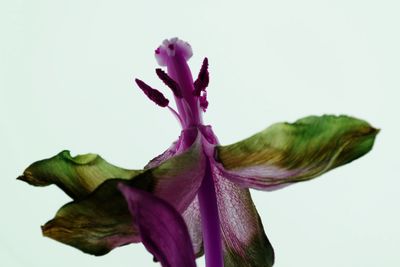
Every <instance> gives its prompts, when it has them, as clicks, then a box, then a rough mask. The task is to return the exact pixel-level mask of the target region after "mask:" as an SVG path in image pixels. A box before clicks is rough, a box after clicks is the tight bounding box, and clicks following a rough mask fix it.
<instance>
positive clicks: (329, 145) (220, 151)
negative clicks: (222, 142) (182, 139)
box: [216, 115, 379, 190]
mask: <svg viewBox="0 0 400 267" xmlns="http://www.w3.org/2000/svg"><path fill="white" fill-rule="evenodd" d="M378 131H379V130H377V129H375V128H373V127H372V126H370V125H369V124H368V123H367V122H365V121H363V120H359V119H356V118H352V117H348V116H332V115H324V116H310V117H306V118H303V119H300V120H298V121H296V122H295V123H292V124H290V123H277V124H274V125H272V126H270V127H269V128H267V129H265V130H264V131H262V132H260V133H257V134H255V135H253V136H252V137H250V138H247V139H245V140H243V141H240V142H238V143H235V144H233V145H228V146H219V147H217V155H216V158H217V161H219V162H220V163H221V164H222V167H221V169H224V170H225V172H226V173H225V174H226V176H227V177H228V178H229V179H231V180H232V181H234V182H236V183H238V184H239V185H241V186H243V187H250V188H255V189H261V190H274V189H278V188H280V187H282V186H285V185H287V184H290V183H294V182H300V181H305V180H309V179H312V178H315V177H317V176H319V175H321V174H323V173H325V172H327V171H329V170H331V169H333V168H336V167H339V166H341V165H344V164H346V163H349V162H351V161H353V160H355V159H357V158H359V157H361V156H363V155H365V154H366V153H368V152H369V151H370V150H371V148H372V146H373V143H374V140H375V136H376V134H377V133H378Z"/></svg>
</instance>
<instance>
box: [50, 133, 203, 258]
mask: <svg viewBox="0 0 400 267" xmlns="http://www.w3.org/2000/svg"><path fill="white" fill-rule="evenodd" d="M204 161H205V160H204V155H203V153H202V150H201V144H200V139H199V138H198V140H197V142H196V143H195V144H194V145H193V146H192V147H191V148H190V149H189V150H187V151H186V152H184V153H182V154H180V155H178V156H175V157H173V158H171V159H169V160H166V161H165V162H164V163H162V164H161V165H160V166H158V167H155V168H152V169H148V170H146V171H144V172H143V173H141V174H139V175H137V176H136V177H134V178H132V179H130V180H124V179H110V180H107V181H105V182H104V183H102V184H101V185H100V186H98V187H97V188H96V189H95V190H94V191H93V192H92V193H90V194H89V195H87V196H86V197H85V198H83V199H81V200H75V201H72V202H70V203H68V204H66V205H65V206H63V207H62V208H61V209H60V210H59V211H58V212H57V214H56V216H55V218H54V219H53V220H51V221H49V222H47V223H46V224H45V225H44V226H43V227H42V230H43V234H44V235H45V236H48V237H50V238H53V239H55V240H58V241H60V242H63V243H65V244H68V245H71V246H73V247H76V248H78V249H80V250H82V251H83V252H86V253H89V254H94V255H103V254H106V253H107V252H109V251H110V250H111V249H113V248H115V247H117V246H121V245H124V244H128V243H132V242H138V241H140V237H139V233H138V229H137V227H136V223H135V220H134V218H132V215H131V214H130V212H129V210H128V206H127V204H126V201H125V199H124V197H123V196H122V194H121V192H120V190H119V189H118V188H117V185H118V183H124V184H125V185H127V186H131V187H135V188H138V189H141V190H144V191H147V192H151V193H153V194H154V195H155V196H157V197H160V198H162V199H164V200H166V201H167V202H168V203H170V204H171V205H173V206H174V208H175V209H177V210H178V211H179V212H182V211H183V210H185V209H186V208H187V207H188V206H189V204H190V203H191V202H192V201H193V199H194V197H195V195H196V193H197V190H198V188H199V187H200V184H201V181H202V177H203V176H204V172H203V169H204V167H203V165H204Z"/></svg>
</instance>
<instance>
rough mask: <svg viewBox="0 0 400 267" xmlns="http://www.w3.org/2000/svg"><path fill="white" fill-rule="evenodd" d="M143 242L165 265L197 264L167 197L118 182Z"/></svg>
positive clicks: (187, 236)
mask: <svg viewBox="0 0 400 267" xmlns="http://www.w3.org/2000/svg"><path fill="white" fill-rule="evenodd" d="M119 189H120V190H121V192H122V193H123V195H124V197H125V199H126V201H127V203H128V206H129V210H130V212H131V214H132V217H133V220H135V222H136V225H137V228H138V230H139V233H140V237H141V240H142V243H143V244H144V246H145V247H146V248H147V250H148V251H150V252H151V253H152V254H153V255H154V257H155V258H156V259H157V260H158V261H160V262H161V265H162V266H164V267H175V266H182V267H183V266H185V267H191V266H196V262H195V255H194V252H193V248H192V243H191V240H190V236H189V232H188V229H187V226H186V224H185V221H184V220H183V218H182V216H181V215H180V214H179V212H178V211H176V210H175V209H174V208H173V207H172V206H171V205H170V204H168V203H167V202H166V201H164V200H162V199H160V198H158V197H155V196H154V195H152V194H150V193H148V192H145V191H143V190H140V189H136V188H134V187H129V186H126V185H123V184H120V186H119Z"/></svg>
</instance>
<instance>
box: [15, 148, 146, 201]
mask: <svg viewBox="0 0 400 267" xmlns="http://www.w3.org/2000/svg"><path fill="white" fill-rule="evenodd" d="M141 172H142V171H138V170H127V169H123V168H119V167H116V166H114V165H112V164H110V163H108V162H107V161H105V160H104V159H103V158H102V157H100V156H99V155H97V154H85V155H78V156H75V157H72V156H71V155H70V152H69V151H67V150H64V151H62V152H60V153H59V154H58V155H56V156H54V157H52V158H49V159H44V160H40V161H37V162H35V163H33V164H32V165H30V166H29V167H28V168H27V169H26V170H25V171H24V174H23V175H22V176H20V177H18V179H19V180H23V181H25V182H27V183H29V184H31V185H35V186H47V185H50V184H56V185H57V186H58V187H60V188H61V189H62V190H64V192H65V193H66V194H68V195H69V196H70V197H72V198H73V199H81V198H83V197H85V196H86V195H88V194H89V193H91V192H92V191H93V190H94V189H96V188H97V187H98V186H99V185H100V184H101V183H103V182H104V181H106V180H107V179H112V178H120V179H131V178H133V177H135V176H136V175H138V174H140V173H141Z"/></svg>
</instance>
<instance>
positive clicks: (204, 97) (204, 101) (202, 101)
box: [199, 91, 208, 112]
mask: <svg viewBox="0 0 400 267" xmlns="http://www.w3.org/2000/svg"><path fill="white" fill-rule="evenodd" d="M199 102H200V107H201V109H202V110H203V111H204V112H206V110H207V107H208V101H207V92H206V91H204V92H203V95H202V96H200V98H199Z"/></svg>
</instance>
